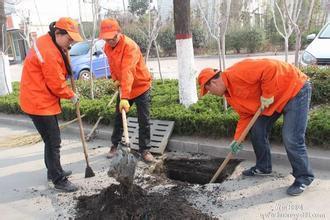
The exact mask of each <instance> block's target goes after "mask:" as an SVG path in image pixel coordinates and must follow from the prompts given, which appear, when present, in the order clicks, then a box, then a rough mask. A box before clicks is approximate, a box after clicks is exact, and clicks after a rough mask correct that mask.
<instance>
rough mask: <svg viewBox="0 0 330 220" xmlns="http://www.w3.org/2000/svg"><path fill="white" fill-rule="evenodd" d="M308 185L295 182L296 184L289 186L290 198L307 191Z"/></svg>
mask: <svg viewBox="0 0 330 220" xmlns="http://www.w3.org/2000/svg"><path fill="white" fill-rule="evenodd" d="M307 186H308V185H306V184H303V183H299V182H296V181H294V183H293V184H292V185H291V186H289V188H288V189H287V190H286V193H287V194H289V195H290V196H299V195H300V194H301V193H303V192H304V191H305V189H306V188H307Z"/></svg>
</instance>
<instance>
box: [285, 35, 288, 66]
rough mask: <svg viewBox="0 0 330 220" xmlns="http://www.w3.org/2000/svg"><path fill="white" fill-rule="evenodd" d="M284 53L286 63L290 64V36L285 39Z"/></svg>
mask: <svg viewBox="0 0 330 220" xmlns="http://www.w3.org/2000/svg"><path fill="white" fill-rule="evenodd" d="M284 51H285V52H284V53H285V62H288V54H289V36H286V37H285V38H284Z"/></svg>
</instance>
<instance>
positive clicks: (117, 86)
mask: <svg viewBox="0 0 330 220" xmlns="http://www.w3.org/2000/svg"><path fill="white" fill-rule="evenodd" d="M113 84H114V85H115V87H116V88H117V89H118V88H119V86H120V82H119V81H118V80H114V81H113Z"/></svg>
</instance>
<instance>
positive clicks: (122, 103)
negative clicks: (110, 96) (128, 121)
mask: <svg viewBox="0 0 330 220" xmlns="http://www.w3.org/2000/svg"><path fill="white" fill-rule="evenodd" d="M130 107H131V106H130V105H129V102H128V100H127V99H121V100H120V103H119V111H120V112H121V110H122V109H124V110H125V112H128V111H129V108H130Z"/></svg>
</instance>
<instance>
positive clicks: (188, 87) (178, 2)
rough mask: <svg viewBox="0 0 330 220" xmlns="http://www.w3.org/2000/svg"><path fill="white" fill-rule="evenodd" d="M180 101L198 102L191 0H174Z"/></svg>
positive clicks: (188, 104)
mask: <svg viewBox="0 0 330 220" xmlns="http://www.w3.org/2000/svg"><path fill="white" fill-rule="evenodd" d="M173 6H174V27H175V37H176V51H177V60H178V72H179V96H180V103H181V104H183V105H184V106H185V107H189V106H190V105H191V104H194V103H196V102H197V100H198V99H197V88H196V75H195V64H194V50H193V44H192V34H191V30H190V0H173Z"/></svg>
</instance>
